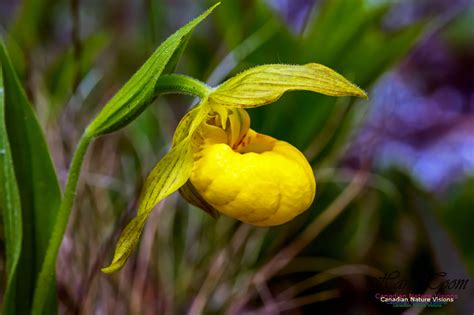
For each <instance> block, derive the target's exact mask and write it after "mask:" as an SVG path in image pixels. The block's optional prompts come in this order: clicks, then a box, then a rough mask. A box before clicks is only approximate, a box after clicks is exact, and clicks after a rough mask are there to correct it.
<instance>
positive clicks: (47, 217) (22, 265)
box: [0, 42, 61, 314]
mask: <svg viewBox="0 0 474 315" xmlns="http://www.w3.org/2000/svg"><path fill="white" fill-rule="evenodd" d="M0 60H1V63H2V65H3V79H4V89H5V90H4V94H5V124H6V129H7V130H6V131H7V135H8V140H9V142H10V145H11V154H12V158H13V162H14V168H15V175H16V178H17V181H18V190H19V192H20V199H21V210H22V223H23V227H24V229H23V238H22V252H21V257H20V261H19V265H18V268H19V270H21V273H19V274H18V281H19V282H20V283H21V286H18V287H17V297H18V300H17V307H18V309H19V310H20V309H21V311H19V310H17V312H18V314H23V313H25V314H26V313H29V310H30V309H31V305H32V296H33V290H34V286H35V279H36V277H37V274H38V273H39V270H40V268H41V264H42V262H43V259H44V256H45V254H46V248H47V246H48V242H49V238H50V236H51V232H52V228H53V225H54V222H55V220H56V214H57V211H58V208H59V203H60V200H61V193H60V189H59V184H58V180H57V177H56V173H55V170H54V166H53V163H52V161H51V157H50V154H49V151H48V147H47V144H46V141H45V139H44V136H43V132H42V130H41V127H40V126H39V124H38V121H37V119H36V116H35V113H34V112H33V110H32V107H31V105H30V104H29V101H28V99H27V97H26V94H25V91H24V90H23V88H22V87H21V84H20V82H19V80H18V78H17V75H16V73H15V71H14V68H13V65H12V63H11V61H10V58H9V56H8V54H7V51H6V49H5V47H4V46H3V44H2V43H1V42H0ZM15 237H16V236H15ZM53 286H54V279H53ZM54 292H55V291H54V290H52V294H51V296H50V297H49V302H48V305H49V306H50V307H51V309H50V311H49V312H48V313H49V314H53V312H54V310H55V309H56V307H57V305H56V301H55V300H56V299H55V294H54ZM48 310H49V308H48Z"/></svg>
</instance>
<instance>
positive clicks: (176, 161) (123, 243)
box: [102, 138, 193, 273]
mask: <svg viewBox="0 0 474 315" xmlns="http://www.w3.org/2000/svg"><path fill="white" fill-rule="evenodd" d="M192 167H193V156H192V150H191V145H190V141H189V138H187V139H185V140H183V141H181V143H179V144H178V145H177V146H175V147H174V148H173V149H172V150H171V151H170V152H168V153H167V154H166V155H165V157H164V158H163V159H162V160H161V161H160V162H159V163H158V164H157V165H156V166H155V168H154V169H153V170H152V172H151V173H150V175H148V178H147V179H146V181H145V185H144V190H143V191H142V194H141V198H140V203H139V208H138V215H137V217H135V218H134V219H133V220H132V221H131V222H130V223H129V224H128V225H127V227H126V228H125V230H124V231H123V232H122V235H121V236H120V238H119V241H118V243H117V247H116V249H115V254H114V258H113V260H112V263H111V265H110V266H108V267H106V268H103V269H102V271H103V272H105V273H113V272H115V271H117V270H119V269H120V268H122V267H123V265H124V264H125V262H126V261H127V259H128V257H129V256H130V254H131V253H132V252H133V250H134V249H135V247H136V246H137V244H138V241H139V239H140V235H141V233H142V230H143V227H144V226H145V222H146V219H147V217H148V215H149V214H150V212H151V210H152V209H153V207H154V206H155V205H156V204H157V203H158V202H160V201H161V200H163V199H164V198H166V197H168V196H169V195H171V194H172V193H173V192H175V191H176V190H178V189H179V188H180V187H181V186H183V185H184V184H185V183H186V181H187V180H188V178H189V176H191V171H192Z"/></svg>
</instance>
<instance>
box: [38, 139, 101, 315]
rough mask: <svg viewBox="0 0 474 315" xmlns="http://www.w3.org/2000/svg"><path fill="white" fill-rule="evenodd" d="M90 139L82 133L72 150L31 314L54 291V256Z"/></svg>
mask: <svg viewBox="0 0 474 315" xmlns="http://www.w3.org/2000/svg"><path fill="white" fill-rule="evenodd" d="M91 140H92V137H91V136H90V135H89V134H87V133H84V134H83V135H82V137H81V139H80V140H79V143H78V145H77V148H76V151H75V152H74V156H73V158H72V161H71V166H70V168H69V176H68V179H67V183H66V189H65V191H64V196H63V199H62V201H61V205H60V207H59V211H58V214H57V218H56V222H55V224H54V228H53V232H52V234H51V238H50V240H49V245H48V250H47V251H46V257H45V259H44V262H43V266H42V268H41V271H40V274H39V277H38V282H37V283H36V289H35V295H34V299H33V309H32V314H38V315H40V314H44V312H45V306H46V302H47V300H48V298H49V296H50V294H52V293H53V292H54V284H55V268H56V257H57V255H58V251H59V247H60V246H61V241H62V239H63V236H64V232H65V230H66V227H67V223H68V220H69V215H70V213H71V209H72V206H73V203H74V197H75V195H76V187H77V181H78V180H79V174H80V172H81V167H82V162H83V161H84V157H85V155H86V152H87V148H88V146H89V144H90V142H91Z"/></svg>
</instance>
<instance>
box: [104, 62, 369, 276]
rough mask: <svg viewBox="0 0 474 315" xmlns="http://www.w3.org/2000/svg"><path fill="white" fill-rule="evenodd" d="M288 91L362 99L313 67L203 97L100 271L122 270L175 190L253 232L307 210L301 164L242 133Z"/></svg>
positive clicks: (255, 78) (282, 69)
mask: <svg viewBox="0 0 474 315" xmlns="http://www.w3.org/2000/svg"><path fill="white" fill-rule="evenodd" d="M292 90H306V91H312V92H318V93H322V94H326V95H330V96H348V95H350V96H359V97H367V95H366V94H365V92H364V91H362V90H361V89H359V88H358V87H357V86H355V85H354V84H352V83H351V82H349V81H348V80H347V79H345V78H344V77H343V76H341V75H340V74H338V73H337V72H335V71H333V70H331V69H329V68H327V67H325V66H323V65H320V64H315V63H310V64H306V65H264V66H258V67H255V68H251V69H249V70H247V71H244V72H242V73H240V74H238V75H236V76H234V77H232V78H230V79H229V80H227V81H226V82H224V83H223V84H221V85H220V86H218V87H216V88H213V89H209V90H208V92H207V93H206V94H205V95H203V96H202V99H201V103H200V104H199V105H197V106H196V107H194V108H193V109H192V110H191V111H189V112H188V113H187V114H186V115H185V116H184V117H183V119H182V120H181V122H180V123H179V125H178V127H177V129H176V132H175V135H174V138H173V145H172V149H171V151H170V152H168V154H166V156H165V157H164V158H163V159H162V160H161V161H160V162H159V163H158V164H157V166H156V167H155V168H154V169H153V170H152V172H151V173H150V175H149V176H148V178H147V180H146V182H145V184H144V189H143V191H142V194H141V197H140V201H139V207H138V211H137V216H136V217H135V218H134V219H133V220H132V221H131V222H130V223H129V224H128V225H127V227H126V228H125V230H124V231H123V233H122V235H121V237H120V239H119V241H118V244H117V248H116V250H115V255H114V259H113V261H112V264H111V265H110V266H109V267H107V268H104V269H102V271H103V272H106V273H111V272H114V271H116V270H118V269H120V268H121V267H122V266H123V265H124V264H125V262H126V260H127V258H128V256H129V255H130V253H131V252H132V251H133V249H134V248H135V246H136V244H137V243H138V240H139V237H140V234H141V231H142V230H143V227H144V225H145V222H146V218H147V217H148V215H149V213H150V211H151V210H152V209H153V207H154V206H155V205H156V204H157V203H158V202H160V201H161V200H162V199H163V198H165V197H167V196H169V195H170V194H171V193H173V192H174V191H176V190H178V189H179V190H180V192H181V195H182V196H183V197H184V198H185V199H186V200H188V201H189V202H190V203H191V204H193V205H195V206H197V207H200V208H202V209H203V210H205V211H207V212H208V213H210V214H211V215H213V216H217V214H218V213H222V214H224V215H227V216H230V217H233V218H236V219H238V220H240V221H243V222H245V223H249V224H253V225H256V226H273V225H278V224H283V223H285V222H288V221H290V220H291V219H293V218H294V217H295V216H297V215H299V214H301V213H302V212H303V211H305V210H306V209H308V208H309V206H310V205H311V203H312V202H313V199H314V197H315V192H316V181H315V178H314V174H313V170H312V168H311V166H310V165H309V163H308V161H307V160H306V158H305V157H304V156H303V154H302V153H301V152H300V151H299V150H298V149H296V148H295V147H293V146H292V145H291V144H289V143H287V142H284V141H280V140H277V139H274V138H272V137H270V136H267V135H263V134H259V133H257V132H255V131H254V130H252V129H250V118H249V115H248V113H247V112H246V111H245V110H244V108H252V107H257V106H262V105H266V104H270V103H273V102H275V101H276V100H277V99H278V98H280V97H281V95H283V93H285V92H287V91H292ZM315 106H317V104H315Z"/></svg>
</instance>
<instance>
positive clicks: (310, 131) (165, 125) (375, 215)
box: [0, 0, 474, 314]
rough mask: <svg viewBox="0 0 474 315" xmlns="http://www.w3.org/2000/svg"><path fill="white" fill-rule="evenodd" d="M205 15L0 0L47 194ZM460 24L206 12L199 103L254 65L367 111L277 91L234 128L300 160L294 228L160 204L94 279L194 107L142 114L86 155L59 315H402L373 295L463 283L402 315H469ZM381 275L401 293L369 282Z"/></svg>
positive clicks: (470, 258) (427, 9) (466, 93)
mask: <svg viewBox="0 0 474 315" xmlns="http://www.w3.org/2000/svg"><path fill="white" fill-rule="evenodd" d="M211 4H212V2H211V1H190V0H176V1H165V0H142V1H131V0H120V1H112V0H104V1H93V0H70V1H65V0H60V1H53V0H24V1H10V0H0V34H1V36H2V37H4V38H5V39H6V41H7V44H8V49H9V51H10V55H11V57H12V59H13V62H14V64H15V66H16V69H17V71H18V73H19V75H20V77H21V80H22V83H23V85H24V87H25V89H26V91H27V94H28V96H29V98H30V100H31V101H32V104H34V110H35V111H36V113H37V116H38V118H39V120H40V123H41V125H42V127H43V129H44V130H45V133H46V135H47V140H48V144H49V146H50V149H51V152H52V154H53V159H54V162H55V166H56V170H57V173H58V176H59V178H60V180H61V181H62V184H64V182H65V180H66V177H67V168H68V163H69V161H70V158H71V155H72V151H73V149H74V146H75V144H76V143H77V141H78V139H79V137H80V135H81V133H82V131H83V130H84V128H85V126H86V125H87V123H88V122H89V121H90V120H91V119H92V118H93V117H94V115H95V114H96V113H97V112H98V111H99V110H100V108H101V107H102V106H103V105H104V104H105V103H106V102H107V100H108V99H110V97H111V96H112V95H113V94H114V93H115V92H116V91H117V90H118V89H119V88H120V87H121V85H122V84H123V83H124V82H125V81H126V80H127V79H128V78H129V77H130V76H131V75H132V74H133V73H134V71H136V70H137V69H138V67H139V66H140V65H141V64H142V63H143V62H144V61H145V60H146V58H147V57H148V56H149V55H150V54H151V53H152V52H153V50H154V49H155V48H156V47H157V46H158V45H159V43H160V42H161V41H163V40H164V39H165V38H166V37H167V36H168V35H169V34H171V33H172V32H174V30H176V29H177V28H179V27H180V26H182V25H184V24H185V23H186V22H187V21H189V20H190V19H192V18H193V17H195V16H196V15H198V14H199V13H200V12H202V11H203V10H204V9H205V8H207V7H208V6H209V5H211ZM473 21H474V3H473V2H472V1H470V0H452V1H443V0H400V1H383V0H325V1H322V0H321V1H314V0H313V1H311V0H292V1H290V0H268V1H255V0H245V1H231V0H224V1H223V4H222V5H221V6H220V7H219V8H218V9H216V11H215V12H214V13H212V15H211V16H210V17H209V18H208V19H207V20H205V22H204V23H202V24H201V25H200V26H199V27H198V28H197V29H196V31H195V32H194V34H193V37H192V38H191V40H190V42H189V44H188V47H187V49H186V51H185V53H184V55H183V58H182V59H181V62H180V65H179V67H178V70H177V71H178V72H180V73H185V74H188V75H191V76H194V77H196V78H199V79H201V80H203V81H206V82H208V83H210V84H213V85H215V84H218V83H219V82H222V80H224V79H226V78H227V77H229V76H230V75H232V74H234V73H236V72H239V71H241V70H243V69H246V68H248V67H250V66H253V65H257V64H263V63H306V62H318V63H322V64H325V65H327V66H329V67H332V68H334V69H336V70H337V71H339V72H340V73H342V74H344V75H345V76H346V77H348V78H349V79H350V80H351V81H353V82H355V83H356V84H358V85H359V86H361V87H362V88H364V89H366V90H367V91H368V94H369V97H370V98H369V100H354V99H351V98H331V97H327V96H321V95H315V94H312V93H307V92H293V93H289V94H286V95H285V96H284V97H283V98H282V99H280V100H279V101H278V102H277V103H275V104H274V105H272V106H266V107H261V108H257V109H252V110H250V111H249V112H250V115H251V117H252V128H253V129H255V130H257V131H260V132H263V133H266V134H269V135H272V136H274V137H276V138H279V139H282V140H286V141H288V142H290V143H292V144H294V145H295V146H297V147H298V148H299V149H300V150H302V151H303V152H304V153H305V154H306V156H307V157H308V159H309V160H310V161H311V164H312V166H313V168H314V170H315V173H316V177H317V180H318V192H317V197H316V201H315V203H314V205H313V206H312V207H311V209H310V210H309V211H307V212H306V213H304V214H303V215H301V216H300V217H298V218H297V219H295V220H294V221H292V222H290V223H288V224H285V225H283V226H279V227H275V228H265V229H262V228H255V227H252V226H249V225H245V224H241V223H239V222H236V221H234V220H231V219H228V218H225V217H221V218H220V219H219V220H217V221H215V220H213V219H212V218H211V217H209V216H208V215H207V214H206V213H204V212H203V211H201V210H199V209H196V208H194V207H192V206H189V205H188V204H187V203H186V202H185V201H183V199H182V198H181V197H180V196H179V195H178V194H174V195H173V196H171V197H169V198H167V199H166V200H165V201H164V202H162V203H160V205H158V206H157V208H156V210H155V211H154V212H153V214H152V215H151V217H150V219H149V221H148V223H147V226H146V229H145V231H144V234H143V237H142V241H141V245H140V248H139V250H138V251H137V253H136V254H135V255H134V256H133V257H132V258H131V259H130V260H129V262H128V263H127V265H126V267H125V268H124V269H123V270H122V271H121V272H119V273H117V274H115V275H113V276H110V275H105V274H102V273H100V271H99V270H100V267H102V266H104V265H106V264H107V263H108V262H109V261H110V259H111V255H112V252H113V246H114V244H115V242H116V239H117V237H118V235H119V232H120V230H121V229H122V228H123V227H124V226H125V224H126V223H127V222H128V221H129V220H130V219H131V218H132V217H133V214H134V211H135V210H134V209H135V205H136V198H137V196H138V194H139V191H140V189H141V185H142V184H143V180H144V179H145V177H146V174H147V173H148V172H149V171H150V170H151V168H152V167H153V166H154V165H155V163H156V162H157V161H158V160H159V159H160V158H161V157H162V156H163V154H164V153H165V152H166V151H167V150H168V148H169V142H170V139H171V137H172V134H173V130H174V128H175V127H176V125H177V122H178V121H179V119H180V118H181V117H182V115H183V114H184V113H185V111H186V110H187V109H188V108H189V106H190V105H191V104H193V99H192V98H190V97H186V96H166V97H160V98H158V99H157V100H156V101H155V102H154V103H153V104H152V105H151V106H150V107H149V108H148V109H147V110H146V111H145V112H144V113H143V114H142V115H141V116H140V118H139V119H138V120H137V121H135V122H133V123H132V124H131V125H130V126H128V127H127V128H126V129H124V130H123V131H120V132H117V133H115V134H112V135H108V136H105V137H103V138H100V139H98V140H97V141H96V142H95V143H94V145H93V147H92V148H91V150H90V152H89V154H88V156H87V160H86V165H85V167H84V173H83V175H82V179H81V182H80V184H79V187H80V188H79V191H78V195H77V199H76V206H75V209H74V211H73V214H72V217H71V220H70V223H69V227H68V231H67V233H66V236H65V238H64V240H63V244H62V247H61V250H60V256H59V260H58V263H57V282H58V294H59V299H60V303H61V304H60V308H61V313H64V314H184V313H186V312H189V313H190V314H199V313H204V314H224V313H227V314H314V313H316V312H318V313H321V314H401V313H403V312H406V311H407V309H401V308H392V307H390V306H387V305H384V304H383V303H380V302H379V301H377V300H376V299H375V297H374V295H375V294H376V293H397V292H398V293H435V292H436V291H437V289H432V288H431V289H430V288H429V287H430V284H431V286H433V285H432V284H433V281H438V282H439V280H440V278H439V277H438V278H436V276H435V275H436V274H437V273H439V272H445V273H446V276H445V279H451V280H456V279H470V283H469V284H468V285H467V287H466V289H463V290H460V289H454V290H449V289H446V288H445V289H444V290H441V291H440V293H454V294H457V295H458V296H459V299H458V300H457V301H456V302H455V303H451V304H449V305H447V306H445V307H443V308H441V309H436V308H426V309H421V308H413V309H410V310H408V312H410V314H418V313H426V314H472V313H473V312H474V279H473V278H471V277H472V275H473V274H474V243H473V242H472V237H473V236H472V235H473V234H472V224H474V22H473ZM282 262H283V263H282ZM393 271H398V272H399V273H400V277H399V278H398V280H403V281H404V286H403V287H396V286H395V285H394V286H390V287H387V286H384V284H383V283H382V282H381V281H380V280H379V278H380V277H382V276H383V275H384V274H387V273H391V272H393ZM436 283H437V282H436ZM394 284H395V282H394Z"/></svg>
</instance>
